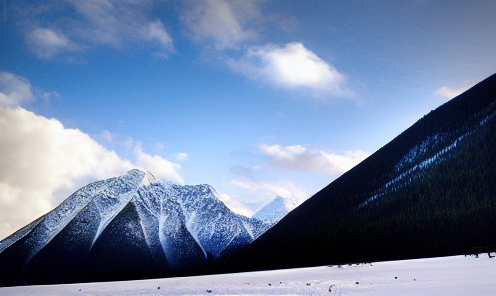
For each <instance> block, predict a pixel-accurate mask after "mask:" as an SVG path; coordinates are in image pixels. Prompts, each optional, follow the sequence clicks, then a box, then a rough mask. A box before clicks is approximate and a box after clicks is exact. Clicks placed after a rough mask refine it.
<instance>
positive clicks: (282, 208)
mask: <svg viewBox="0 0 496 296" xmlns="http://www.w3.org/2000/svg"><path fill="white" fill-rule="evenodd" d="M301 203H302V201H300V200H298V199H297V198H295V197H294V196H291V197H282V196H277V197H276V198H275V199H274V200H273V201H271V202H270V203H268V204H267V205H265V206H264V207H263V208H261V209H260V210H259V211H258V212H256V213H255V214H254V215H253V218H256V219H259V220H262V221H264V222H267V223H271V224H275V223H277V222H279V220H281V219H282V218H284V216H286V215H287V214H288V213H289V212H291V211H292V210H294V209H295V208H296V207H297V206H299V205H300V204H301Z"/></svg>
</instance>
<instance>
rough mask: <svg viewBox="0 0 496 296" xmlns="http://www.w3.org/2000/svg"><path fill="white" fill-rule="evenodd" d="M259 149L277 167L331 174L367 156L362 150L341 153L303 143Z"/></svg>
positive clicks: (353, 164)
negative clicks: (308, 146)
mask: <svg viewBox="0 0 496 296" xmlns="http://www.w3.org/2000/svg"><path fill="white" fill-rule="evenodd" d="M259 150H260V152H261V153H262V155H263V156H265V157H266V158H267V159H268V163H269V164H270V165H272V166H274V167H276V168H279V169H282V170H290V171H315V172H320V173H325V174H330V175H341V174H343V173H345V172H346V171H348V170H349V169H351V168H352V167H354V166H355V165H357V164H358V163H360V162H361V161H362V160H364V159H365V158H367V156H368V154H367V153H365V152H363V151H361V150H357V151H345V152H343V153H341V154H337V153H333V152H330V151H324V150H319V149H308V148H306V147H305V146H302V145H294V146H286V147H283V146H281V145H272V146H269V145H265V144H262V145H259Z"/></svg>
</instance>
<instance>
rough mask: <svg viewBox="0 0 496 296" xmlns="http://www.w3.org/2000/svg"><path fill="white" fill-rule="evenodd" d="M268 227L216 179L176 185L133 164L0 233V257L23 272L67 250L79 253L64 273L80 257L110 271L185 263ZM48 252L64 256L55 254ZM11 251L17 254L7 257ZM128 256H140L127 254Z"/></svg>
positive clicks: (200, 261)
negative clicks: (239, 207) (223, 196)
mask: <svg viewBox="0 0 496 296" xmlns="http://www.w3.org/2000/svg"><path fill="white" fill-rule="evenodd" d="M268 227H269V224H267V223H264V222H262V221H260V220H257V219H253V218H247V217H245V216H241V215H237V214H235V213H233V212H232V211H231V210H229V209H228V208H227V207H226V206H225V205H224V204H223V203H222V202H221V201H219V199H218V195H217V193H216V192H215V189H214V188H213V187H211V186H209V185H196V186H179V185H173V184H170V183H166V182H161V181H159V180H157V179H156V178H155V177H154V176H153V175H152V174H150V173H148V172H144V171H141V170H131V171H129V172H128V173H127V174H125V175H123V176H120V177H117V178H111V179H108V180H104V181H98V182H95V183H92V184H89V185H87V186H85V187H83V188H81V189H79V190H78V191H76V192H75V193H74V194H72V195H71V196H70V197H69V198H67V199H66V200H65V201H64V202H63V203H62V204H60V205H59V206H58V207H57V208H55V209H54V210H52V211H51V212H49V213H48V214H46V215H44V216H42V217H40V218H39V219H37V220H35V221H34V222H32V223H31V224H29V225H27V226H25V227H24V228H22V229H20V230H19V231H17V232H16V233H14V234H12V235H11V236H9V237H7V238H6V239H4V240H3V241H0V263H2V262H3V263H2V264H6V262H9V261H8V260H11V261H12V260H13V261H12V262H16V263H15V265H14V266H15V267H16V268H20V270H22V271H19V272H24V270H28V271H29V270H43V267H40V266H41V265H40V264H45V265H46V264H47V263H46V262H47V261H46V259H47V258H48V259H49V260H50V261H51V260H52V259H55V260H59V261H61V262H62V263H64V260H65V259H63V257H65V258H66V259H68V260H72V258H79V259H74V260H75V262H74V264H73V266H69V267H64V268H65V269H63V268H62V269H61V270H59V271H58V272H59V273H63V272H68V271H77V268H78V264H79V266H80V267H82V266H86V267H88V266H89V267H88V268H90V269H91V270H98V271H102V270H101V268H102V266H105V267H106V266H111V268H114V269H115V270H110V269H109V270H104V271H105V272H112V271H123V270H124V271H136V269H135V268H136V267H137V266H145V267H142V268H144V269H143V270H139V269H138V270H137V271H140V272H150V271H167V270H184V269H190V268H197V267H201V266H204V265H205V264H206V263H207V260H208V257H209V255H210V256H213V258H218V257H220V256H221V255H222V254H224V253H227V252H229V250H231V249H232V248H236V247H239V246H241V245H245V244H249V243H251V242H252V241H253V240H254V239H256V238H257V237H258V236H260V235H261V234H262V233H263V232H264V231H266V230H267V229H268ZM9 248H10V250H9ZM16 249H17V250H21V251H16ZM23 250H26V251H23ZM126 252H127V253H126ZM2 253H3V254H2ZM7 253H8V254H7ZM11 254H15V255H11ZM19 254H21V255H19ZM49 254H57V256H58V255H59V254H61V255H60V257H61V258H52V259H50V258H51V257H50V256H51V255H49ZM11 256H14V257H15V256H17V257H16V259H10V258H3V257H11ZM127 256H131V257H130V258H135V259H136V261H139V262H136V263H132V262H130V261H129V260H120V259H122V258H128V257H127ZM140 256H143V258H141V257H140ZM85 258H86V259H85ZM2 260H3V261H2ZM16 260H17V261H16ZM78 260H79V261H78ZM81 260H85V261H84V262H82V261H81ZM32 261H35V262H34V263H33V262H32ZM114 261H115V262H114ZM127 261H129V262H127ZM116 262H117V265H116ZM48 264H52V263H48ZM133 264H135V265H133ZM147 264H148V265H147ZM19 265H20V266H19ZM53 265H55V266H56V263H55V262H53ZM146 266H148V267H146ZM121 267H122V268H123V269H122V268H121ZM2 268H5V266H3V267H2ZM0 282H1V281H0ZM0 294H1V293H0Z"/></svg>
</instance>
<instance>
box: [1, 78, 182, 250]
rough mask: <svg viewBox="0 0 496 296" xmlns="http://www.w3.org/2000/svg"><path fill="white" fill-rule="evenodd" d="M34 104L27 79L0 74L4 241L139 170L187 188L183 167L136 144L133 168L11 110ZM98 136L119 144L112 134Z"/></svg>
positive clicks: (51, 124) (55, 124)
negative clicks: (67, 202)
mask: <svg viewBox="0 0 496 296" xmlns="http://www.w3.org/2000/svg"><path fill="white" fill-rule="evenodd" d="M55 94H56V93H55ZM43 96H45V94H43ZM31 99H34V97H33V94H32V93H31V85H30V83H29V82H28V81H27V80H26V79H24V78H22V77H19V76H16V75H13V74H11V73H6V72H0V240H1V239H3V238H4V237H6V236H7V235H9V234H11V233H13V232H14V231H15V230H17V229H19V228H21V227H22V226H24V225H26V224H28V223H29V222H31V221H33V220H34V219H36V218H38V217H39V216H41V215H43V214H45V213H46V212H48V211H50V210H51V209H53V208H54V207H55V206H57V205H58V204H60V203H61V202H62V201H63V200H64V199H66V198H67V197H69V195H70V194H72V193H73V192H74V191H76V190H77V189H79V188H80V187H82V186H84V185H87V184H88V183H90V182H93V181H96V180H102V179H107V178H110V177H115V176H119V175H122V174H124V173H125V172H127V171H128V170H130V169H132V168H134V167H141V168H143V169H145V170H148V171H150V172H151V173H153V174H155V175H156V176H157V177H159V178H161V179H162V180H164V181H171V182H178V183H183V180H182V178H181V177H180V176H179V174H178V173H177V170H179V169H180V166H179V165H178V164H175V163H172V162H170V161H168V160H166V159H164V158H162V157H160V156H157V155H155V156H151V155H148V154H146V153H144V152H143V150H142V148H141V145H140V143H138V144H137V145H135V149H134V153H135V161H134V163H132V162H131V161H130V160H127V159H122V158H121V157H119V156H118V155H117V154H116V153H115V152H114V151H109V150H107V149H106V148H105V147H103V146H102V145H100V144H99V143H97V142H96V141H95V140H93V139H92V138H91V137H90V136H88V135H87V134H85V133H83V132H81V131H80V130H77V129H66V128H64V126H63V125H62V123H61V122H60V121H58V120H56V119H53V118H52V119H48V118H45V117H42V116H38V115H36V114H34V113H33V112H30V111H27V110H25V109H23V108H20V107H16V108H11V107H15V105H18V104H19V103H22V102H23V101H26V100H31ZM99 137H101V138H103V139H105V140H106V141H109V142H115V141H116V139H115V136H114V135H113V134H112V133H110V132H108V131H104V132H102V134H101V135H99ZM132 143H133V141H132V139H131V138H129V137H128V138H127V139H126V141H125V142H124V143H123V145H125V146H129V147H128V148H131V146H132V145H133V144H132Z"/></svg>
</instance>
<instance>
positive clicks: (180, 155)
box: [174, 152, 188, 160]
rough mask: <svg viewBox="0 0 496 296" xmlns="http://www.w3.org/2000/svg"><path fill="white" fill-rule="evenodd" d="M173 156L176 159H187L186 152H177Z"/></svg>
mask: <svg viewBox="0 0 496 296" xmlns="http://www.w3.org/2000/svg"><path fill="white" fill-rule="evenodd" d="M174 157H175V158H176V159H177V160H186V159H188V153H184V152H183V153H177V154H174Z"/></svg>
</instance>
